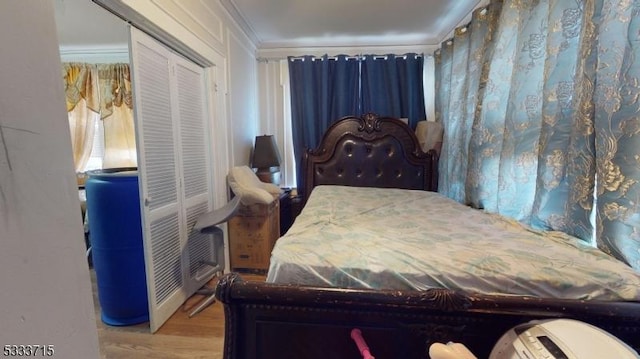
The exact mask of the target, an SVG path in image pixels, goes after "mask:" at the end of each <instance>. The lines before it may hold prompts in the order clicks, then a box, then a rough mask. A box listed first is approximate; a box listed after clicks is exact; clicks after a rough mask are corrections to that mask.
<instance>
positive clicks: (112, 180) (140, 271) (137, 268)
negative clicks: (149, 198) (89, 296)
mask: <svg viewBox="0 0 640 359" xmlns="http://www.w3.org/2000/svg"><path fill="white" fill-rule="evenodd" d="M87 175H88V179H87V180H86V183H85V190H86V195H87V214H88V221H89V239H90V243H91V255H92V256H93V267H94V269H95V271H96V282H97V286H98V300H99V301H100V309H101V318H102V321H103V322H104V323H106V324H109V325H117V326H122V325H132V324H138V323H142V322H146V321H148V320H149V308H148V299H147V282H146V276H145V268H144V250H143V244H142V221H141V218H140V196H139V190H138V172H137V168H111V169H104V170H97V171H89V172H87Z"/></svg>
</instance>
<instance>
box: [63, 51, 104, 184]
mask: <svg viewBox="0 0 640 359" xmlns="http://www.w3.org/2000/svg"><path fill="white" fill-rule="evenodd" d="M62 72H63V74H62V76H63V78H64V87H65V97H66V103H67V112H68V116H69V130H70V132H71V147H72V149H73V163H74V165H75V170H76V172H81V171H82V169H84V168H85V166H86V165H87V162H88V161H89V156H90V155H91V149H92V148H93V136H94V133H95V130H96V128H95V127H96V126H95V117H96V116H98V114H99V112H100V95H99V91H98V71H97V68H96V67H95V66H92V65H89V64H80V63H64V64H63V70H62Z"/></svg>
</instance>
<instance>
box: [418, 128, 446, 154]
mask: <svg viewBox="0 0 640 359" xmlns="http://www.w3.org/2000/svg"><path fill="white" fill-rule="evenodd" d="M443 132H444V131H443V128H442V124H441V123H440V122H434V121H420V122H418V124H417V126H416V137H418V141H419V142H420V146H421V147H422V151H424V152H427V151H429V150H431V149H435V150H436V151H437V152H438V153H440V148H441V147H442V135H443Z"/></svg>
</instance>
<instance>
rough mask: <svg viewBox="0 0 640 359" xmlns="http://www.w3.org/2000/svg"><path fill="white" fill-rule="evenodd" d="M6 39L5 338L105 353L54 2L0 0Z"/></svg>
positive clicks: (1, 94) (0, 316)
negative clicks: (101, 345) (87, 253)
mask: <svg viewBox="0 0 640 359" xmlns="http://www.w3.org/2000/svg"><path fill="white" fill-rule="evenodd" d="M0 43H2V46H3V48H4V49H11V51H3V53H2V57H1V59H2V60H1V61H2V66H1V67H0V83H2V87H1V89H0V126H1V132H0V239H1V240H0V284H1V285H2V290H0V323H1V325H0V344H2V345H3V346H4V345H6V344H41V345H42V344H51V345H54V350H55V357H57V358H98V357H99V352H98V337H97V331H96V322H95V313H94V307H93V299H92V294H91V282H90V278H89V271H88V268H87V262H86V258H85V244H84V235H83V229H82V220H81V215H80V202H79V200H78V191H77V184H76V179H75V174H74V168H73V160H72V158H73V156H72V152H71V139H70V135H69V125H68V121H67V114H66V109H65V105H64V101H65V100H64V93H63V87H62V83H61V77H60V74H61V73H60V69H61V63H60V57H59V53H58V45H57V44H58V41H57V38H56V26H55V20H54V11H53V4H52V2H50V1H41V0H23V1H2V2H0Z"/></svg>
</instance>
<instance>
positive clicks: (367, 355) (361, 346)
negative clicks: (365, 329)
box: [351, 328, 375, 359]
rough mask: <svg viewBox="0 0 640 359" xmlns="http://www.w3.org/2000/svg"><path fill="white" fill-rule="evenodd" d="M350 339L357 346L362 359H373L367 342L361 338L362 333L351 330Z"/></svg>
mask: <svg viewBox="0 0 640 359" xmlns="http://www.w3.org/2000/svg"><path fill="white" fill-rule="evenodd" d="M351 339H353V341H354V342H356V345H357V346H358V350H359V351H360V354H361V355H362V359H375V357H374V356H373V355H371V352H370V351H369V346H367V342H365V341H364V338H363V337H362V332H361V331H360V329H358V328H354V329H351Z"/></svg>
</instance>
